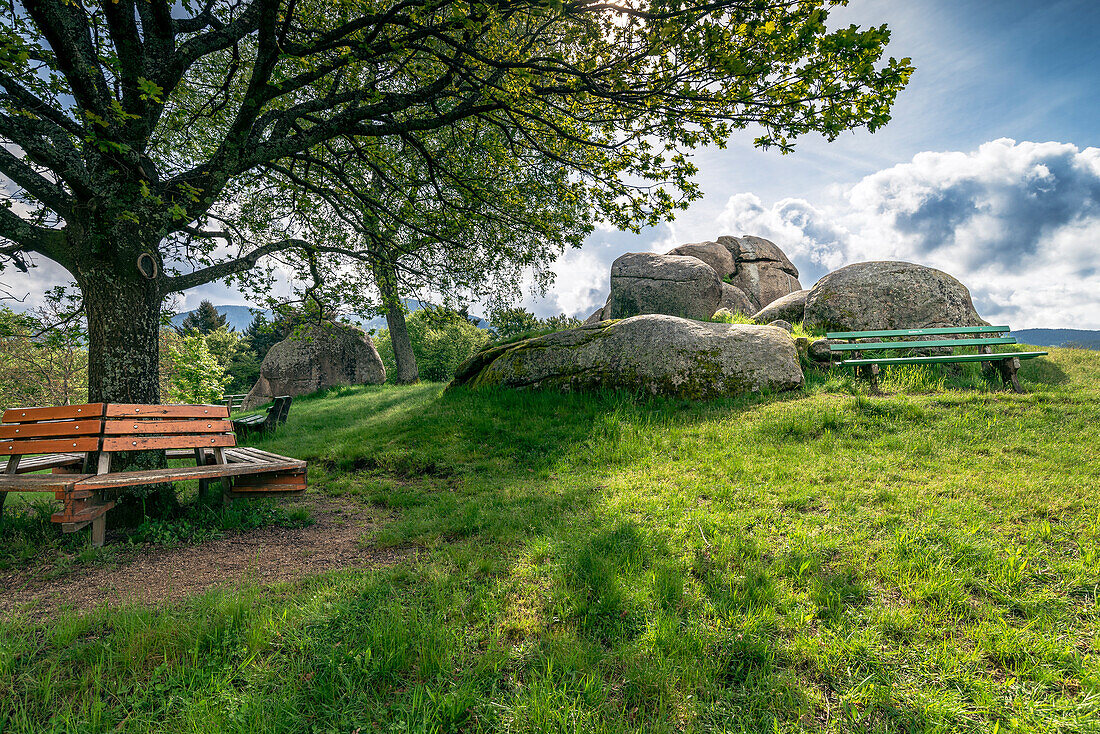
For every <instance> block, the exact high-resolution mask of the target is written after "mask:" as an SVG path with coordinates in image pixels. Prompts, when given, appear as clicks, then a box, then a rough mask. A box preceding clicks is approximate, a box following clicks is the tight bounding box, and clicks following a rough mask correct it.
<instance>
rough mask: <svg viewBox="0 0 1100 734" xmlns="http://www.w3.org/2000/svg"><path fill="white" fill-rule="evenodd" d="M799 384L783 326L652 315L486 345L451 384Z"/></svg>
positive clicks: (734, 388) (707, 394)
mask: <svg viewBox="0 0 1100 734" xmlns="http://www.w3.org/2000/svg"><path fill="white" fill-rule="evenodd" d="M801 384H802V370H801V368H800V367H799V363H798V352H797V350H796V349H795V345H794V342H793V341H792V340H791V337H790V335H789V334H787V333H786V332H785V331H783V330H782V329H777V328H775V327H771V326H752V325H745V324H716V323H705V322H700V321H693V320H690V319H682V318H677V317H675V316H665V315H656V314H652V315H645V316H634V317H632V318H628V319H624V320H622V321H614V322H603V323H598V324H591V325H587V326H580V327H578V328H576V329H570V330H568V331H559V332H556V333H554V334H548V335H546V336H540V337H536V338H533V339H527V340H525V341H521V342H517V343H515V344H506V345H502V346H499V347H493V348H490V349H487V350H485V351H483V352H481V353H479V354H477V355H475V356H474V357H473V358H472V359H470V360H469V361H467V362H466V363H465V364H463V365H462V366H461V367H459V368H458V373H457V375H456V376H455V380H454V382H453V383H452V385H469V386H471V387H475V388H477V387H486V386H502V387H510V388H550V389H557V390H569V391H572V390H594V389H601V388H609V389H624V390H630V391H636V392H647V393H653V394H658V395H667V396H672V397H685V398H699V399H703V398H715V397H726V396H731V395H739V394H741V393H746V392H754V391H759V390H790V389H793V388H797V387H799V386H800V385H801Z"/></svg>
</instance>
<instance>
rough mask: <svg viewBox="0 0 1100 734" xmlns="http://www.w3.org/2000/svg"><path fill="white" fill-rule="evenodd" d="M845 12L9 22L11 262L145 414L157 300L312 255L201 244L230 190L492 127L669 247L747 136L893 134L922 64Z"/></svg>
mask: <svg viewBox="0 0 1100 734" xmlns="http://www.w3.org/2000/svg"><path fill="white" fill-rule="evenodd" d="M835 4H838V3H835V2H829V1H828V0H626V1H625V2H606V1H605V0H580V1H577V2H563V1H562V0H519V1H512V0H499V1H492V2H478V1H476V0H343V1H341V2H331V1H329V0H183V2H167V1H166V0H105V1H104V0H23V1H22V2H16V1H15V0H0V16H2V20H0V141H2V143H3V144H2V145H0V173H2V174H3V175H4V176H5V177H6V178H7V181H6V182H5V183H6V186H5V192H6V194H5V196H6V199H5V206H3V207H0V238H2V241H3V243H2V244H0V255H3V256H5V257H6V258H7V259H8V261H9V262H10V263H11V264H14V265H15V266H16V267H26V265H27V263H28V262H29V258H28V257H27V254H28V253H31V254H38V255H41V256H44V257H46V258H49V259H50V260H53V261H55V262H57V263H59V264H60V265H61V266H63V267H64V268H65V269H66V270H68V271H69V272H70V273H71V274H72V276H73V279H74V280H75V281H76V283H77V285H78V286H79V289H80V291H81V293H82V295H83V299H84V309H85V312H86V315H87V321H88V335H89V361H88V372H89V395H90V398H91V399H92V400H113V401H132V402H155V401H157V400H158V398H159V395H158V387H157V379H156V374H157V362H158V341H157V330H158V326H159V318H158V316H159V312H160V308H161V304H162V302H163V300H164V299H165V297H166V296H168V295H169V294H172V293H175V292H180V291H185V290H187V289H190V288H194V287H196V286H199V285H202V284H205V283H209V282H211V281H214V280H219V279H224V278H226V277H229V276H233V275H235V274H241V273H244V272H246V271H248V270H250V269H251V268H253V267H254V266H255V265H256V264H257V262H258V261H260V259H261V258H263V257H265V256H269V255H275V254H277V253H280V252H284V251H287V250H292V249H299V250H301V249H302V248H303V243H302V242H301V241H299V240H297V239H293V238H291V239H285V240H278V241H271V242H263V243H257V242H245V241H233V243H232V244H230V245H227V244H226V240H224V239H219V238H217V237H211V236H210V233H209V231H207V230H208V229H209V228H211V227H213V228H216V221H217V220H215V219H212V218H211V216H210V215H211V214H214V215H217V214H218V213H219V212H224V211H227V210H231V209H232V207H233V206H234V202H233V201H232V200H231V198H230V194H231V192H233V191H234V190H235V183H236V182H238V181H239V180H240V179H241V178H242V177H245V176H248V175H253V174H254V173H255V172H256V171H257V170H259V169H261V168H263V167H265V166H272V165H279V164H280V162H285V161H288V160H292V159H293V158H294V157H295V156H299V155H301V154H303V153H306V152H308V151H311V150H316V149H317V147H318V146H320V145H323V144H325V143H326V142H327V141H334V140H346V141H357V142H356V144H357V145H362V144H363V143H364V142H365V141H370V140H379V141H381V140H396V139H400V140H403V141H405V142H406V143H408V147H409V149H410V151H412V152H410V155H415V154H416V152H415V150H416V148H417V141H418V140H419V139H420V138H421V137H422V136H424V135H425V134H428V133H430V132H431V131H438V130H441V129H446V128H448V127H450V126H453V125H455V124H457V123H459V122H461V121H468V120H478V121H480V122H481V123H482V124H485V125H490V126H493V127H495V128H497V129H499V130H500V131H502V133H503V134H504V135H505V136H506V137H507V139H508V140H510V141H512V143H511V144H513V145H516V146H522V147H525V148H527V149H531V150H539V151H542V152H543V153H545V154H546V155H549V156H555V155H559V154H560V153H561V152H562V151H564V150H566V149H567V148H568V150H569V151H570V153H569V155H568V156H564V157H563V160H565V161H566V162H567V163H568V165H569V166H570V167H571V168H572V171H573V174H572V175H573V177H574V181H575V185H576V186H578V187H581V188H583V190H584V192H585V194H584V198H585V200H587V201H589V202H591V205H592V207H593V209H594V211H595V212H596V213H597V216H598V217H599V218H601V219H603V220H605V221H607V222H609V223H611V224H613V225H617V226H623V227H630V226H636V225H638V224H639V223H644V222H651V221H656V220H657V219H658V218H660V217H663V216H665V215H666V214H667V213H668V212H669V211H670V210H671V209H672V208H674V207H675V206H676V205H677V204H679V203H682V202H683V201H685V200H687V199H690V198H692V197H694V196H696V195H697V194H698V192H697V190H696V188H695V187H694V185H693V184H692V181H691V176H692V174H693V173H694V168H693V166H692V164H691V163H690V161H689V160H688V158H687V157H686V156H685V153H686V152H687V151H689V150H690V149H692V148H695V147H698V146H701V145H708V144H717V145H721V144H723V143H724V141H725V140H726V139H727V138H728V136H729V135H730V133H731V130H733V129H738V128H745V127H748V126H756V127H757V129H758V130H759V137H758V138H757V144H758V145H760V146H763V147H768V146H773V145H775V146H779V147H781V148H784V149H786V148H788V147H789V146H790V145H791V141H792V140H793V139H794V138H795V137H797V136H798V135H801V134H804V133H807V132H811V131H817V132H820V133H822V134H824V135H825V136H827V137H830V138H831V137H835V136H836V135H838V134H839V133H840V132H842V131H844V130H847V129H851V128H854V127H858V126H867V127H869V128H871V129H874V128H877V127H879V126H881V125H882V124H884V123H885V122H886V121H887V120H888V119H889V110H890V106H891V104H892V102H893V100H894V98H895V95H896V94H897V92H898V90H899V89H900V88H901V87H902V86H904V84H905V82H906V80H907V79H908V76H909V73H910V71H911V69H910V67H909V64H908V60H907V59H903V60H900V61H897V60H893V59H890V60H887V61H884V60H883V59H882V55H883V50H884V46H885V44H886V43H887V41H888V38H889V33H888V32H887V30H886V29H885V27H882V28H870V29H857V28H854V27H848V28H838V29H829V28H828V27H827V25H826V19H827V12H826V11H827V7H828V6H829V5H835ZM368 147H369V146H368ZM343 249H345V248H342V247H341V246H340V245H332V244H327V243H309V253H310V255H309V256H310V257H313V258H316V257H324V256H325V255H326V254H341V250H343ZM342 254H349V253H346V252H344V253H342ZM351 255H352V256H354V253H351Z"/></svg>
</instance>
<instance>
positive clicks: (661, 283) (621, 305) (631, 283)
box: [604, 252, 722, 320]
mask: <svg viewBox="0 0 1100 734" xmlns="http://www.w3.org/2000/svg"><path fill="white" fill-rule="evenodd" d="M721 294H722V279H721V278H719V277H718V273H717V272H715V270H714V268H712V267H711V266H709V265H707V264H706V263H705V262H703V261H702V260H699V259H698V258H695V257H688V256H686V255H657V254H654V253H648V252H631V253H627V254H626V255H623V256H621V257H619V258H618V259H617V260H615V262H614V263H612V265H611V300H610V301H609V303H608V307H609V309H610V313H607V312H606V311H605V313H604V316H605V317H607V318H612V319H625V318H629V317H631V316H638V315H640V314H650V313H656V314H665V315H668V316H681V317H683V318H686V319H697V320H703V319H709V318H710V317H711V316H713V315H714V312H715V311H716V310H717V308H718V299H719V297H720V296H721Z"/></svg>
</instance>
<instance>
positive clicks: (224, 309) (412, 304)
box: [172, 298, 489, 331]
mask: <svg viewBox="0 0 1100 734" xmlns="http://www.w3.org/2000/svg"><path fill="white" fill-rule="evenodd" d="M423 307H424V304H422V303H421V302H420V301H417V300H414V299H412V298H406V299H405V308H407V309H409V311H419V310H420V309H421V308H423ZM214 308H215V309H216V310H217V312H218V313H220V314H222V315H223V316H226V317H227V318H226V323H227V324H228V325H229V327H230V328H232V329H236V330H237V331H244V330H245V329H247V328H248V325H249V324H251V323H252V319H253V313H252V309H250V308H249V307H248V306H214ZM259 311H260V313H262V314H263V315H264V316H265V317H266V318H268V319H270V318H271V311H270V309H266V308H262V309H259ZM191 313H193V312H192V311H184V312H183V313H178V314H176V315H175V316H173V317H172V323H173V324H174V325H175V326H179V325H180V324H182V323H183V320H184V319H185V318H187V316H188V315H189V314H191ZM358 323H359V325H360V326H361V327H363V328H364V329H365V330H367V331H370V330H371V329H384V328H386V317H385V316H377V317H375V318H373V319H368V320H365V321H364V320H359V321H358ZM478 326H480V327H481V328H483V329H485V328H488V326H489V322H488V321H486V320H485V319H482V320H481V323H480V324H478Z"/></svg>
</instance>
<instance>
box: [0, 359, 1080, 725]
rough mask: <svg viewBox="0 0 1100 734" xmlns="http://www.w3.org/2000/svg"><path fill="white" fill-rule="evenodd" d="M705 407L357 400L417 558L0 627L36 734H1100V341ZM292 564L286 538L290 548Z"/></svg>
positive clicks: (284, 434)
mask: <svg viewBox="0 0 1100 734" xmlns="http://www.w3.org/2000/svg"><path fill="white" fill-rule="evenodd" d="M1051 352H1052V354H1051V356H1050V358H1048V359H1041V360H1033V361H1029V362H1027V363H1025V365H1024V368H1023V370H1022V371H1021V376H1022V380H1023V382H1024V385H1025V387H1027V388H1028V390H1029V391H1030V392H1029V394H1027V395H1015V394H1011V393H1007V392H1003V391H1000V390H998V389H996V387H997V386H996V385H994V384H992V383H989V382H987V381H986V380H985V379H984V378H983V377H982V376H981V374H980V372H978V371H976V370H975V371H969V370H959V371H942V370H941V371H936V370H934V369H928V368H922V369H920V370H900V371H896V372H895V371H894V370H888V371H887V374H886V375H884V376H883V380H882V383H883V389H884V390H886V391H887V392H891V393H893V394H891V395H887V396H872V395H868V394H867V393H866V391H865V389H864V388H863V387H862V386H861V385H860V384H859V383H857V382H855V381H853V380H852V378H851V377H850V376H848V375H845V374H844V373H841V372H839V371H836V372H834V373H830V374H811V375H809V376H808V386H807V388H806V390H805V391H804V392H799V393H793V394H784V395H772V396H760V397H756V398H752V399H743V400H730V401H717V402H712V403H689V402H680V401H670V400H655V399H654V400H634V399H631V398H630V397H629V396H625V395H619V394H602V395H558V394H552V393H536V392H526V393H521V392H499V393H493V392H485V393H471V392H467V391H462V390H456V391H451V392H447V393H444V392H443V388H442V386H440V385H420V386H414V387H408V388H397V387H383V388H343V389H337V390H333V391H331V392H329V393H327V394H324V395H320V396H316V397H313V398H309V399H301V400H299V399H296V400H295V403H294V406H293V408H292V410H291V416H290V422H289V423H288V424H287V425H286V426H285V427H284V428H283V429H282V430H281V431H280V432H279V434H278V436H276V437H274V438H270V439H267V440H266V441H264V442H263V443H262V444H261V445H262V446H263V447H264V448H268V449H270V450H273V451H276V452H278V453H285V454H290V455H296V456H302V457H305V458H308V459H309V460H310V461H311V469H310V477H311V484H312V485H313V486H314V490H311V491H321V492H325V493H328V494H331V495H338V496H343V497H345V498H346V500H347V501H348V502H349V503H357V502H358V503H363V504H364V511H365V512H373V513H377V514H378V515H379V516H388V517H391V518H392V520H391V521H389V522H388V523H386V524H384V525H382V526H381V527H380V528H379V529H377V530H375V531H373V532H372V534H371V535H369V536H368V537H365V538H364V539H363V542H364V543H366V544H369V545H371V546H372V547H378V548H385V547H409V546H415V547H416V548H418V551H419V552H418V553H417V554H415V555H410V556H408V558H410V559H411V560H407V561H405V562H402V563H399V564H398V565H396V566H392V567H387V568H378V569H373V570H360V571H354V570H345V571H342V572H333V573H328V574H324V575H321V576H317V577H313V578H310V579H308V580H306V581H303V582H299V583H296V584H291V585H286V584H284V585H278V586H274V587H251V586H249V587H244V588H239V589H230V590H220V591H213V592H210V593H208V594H206V595H204V596H201V597H198V598H192V599H190V600H187V601H185V602H183V603H179V604H173V605H167V606H164V607H162V608H158V609H147V608H138V607H129V608H124V609H119V610H114V611H106V610H100V611H97V612H94V613H90V614H85V615H83V616H78V615H75V614H63V615H61V616H59V617H57V618H55V619H53V620H51V621H46V622H43V621H36V620H34V619H32V618H30V617H26V616H21V615H19V614H17V615H16V616H15V617H13V618H10V619H7V620H3V621H0V730H4V731H35V732H43V731H107V730H118V731H170V732H176V731H195V732H200V731H201V732H210V731H232V732H245V731H254V732H281V731H287V732H290V731H294V732H299V731H300V732H314V731H316V732H327V731H341V732H353V731H357V730H358V731H361V732H368V731H403V732H447V731H501V732H504V731H509V732H511V731H523V732H527V731H532V732H533V731H540V732H541V731H553V732H579V731H608V732H619V731H621V732H627V731H689V732H703V731H707V732H776V731H778V732H795V731H810V732H819V731H827V732H858V731H874V732H925V731H927V732H992V731H1000V732H1017V731H1019V732H1088V731H1098V730H1100V657H1098V655H1100V608H1098V606H1097V594H1098V590H1100V501H1098V500H1100V450H1098V449H1097V447H1098V446H1100V387H1098V383H1100V354H1098V353H1096V352H1085V351H1079V350H1051ZM258 550H259V549H258Z"/></svg>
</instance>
